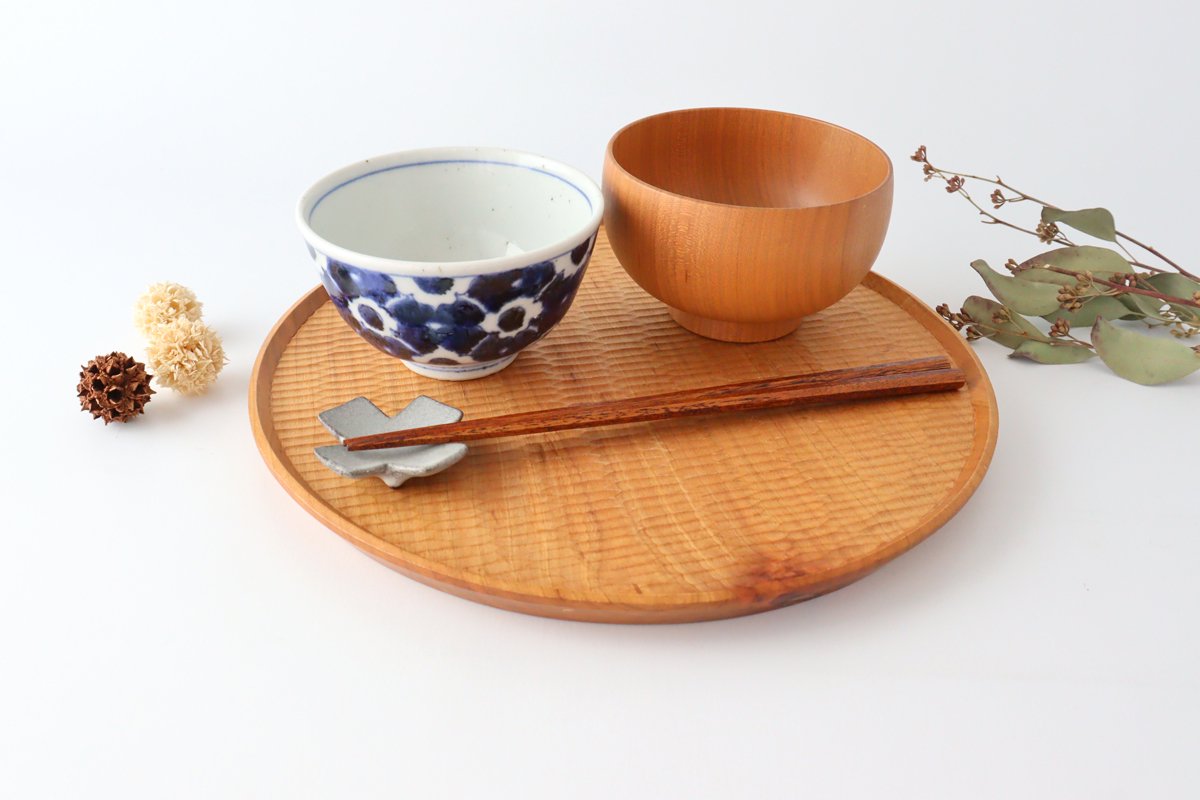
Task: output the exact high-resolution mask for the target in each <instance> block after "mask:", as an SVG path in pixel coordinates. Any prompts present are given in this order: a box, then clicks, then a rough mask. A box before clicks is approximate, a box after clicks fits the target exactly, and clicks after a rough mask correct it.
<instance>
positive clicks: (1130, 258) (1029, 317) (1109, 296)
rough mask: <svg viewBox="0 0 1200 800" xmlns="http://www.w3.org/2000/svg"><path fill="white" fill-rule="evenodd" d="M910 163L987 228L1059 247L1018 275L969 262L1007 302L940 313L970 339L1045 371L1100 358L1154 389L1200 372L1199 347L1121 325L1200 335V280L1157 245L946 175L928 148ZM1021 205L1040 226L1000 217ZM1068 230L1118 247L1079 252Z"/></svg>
mask: <svg viewBox="0 0 1200 800" xmlns="http://www.w3.org/2000/svg"><path fill="white" fill-rule="evenodd" d="M912 160H913V161H916V162H918V163H919V164H921V169H922V172H923V173H924V175H925V180H926V181H930V180H933V179H935V178H936V179H938V180H940V181H942V183H943V184H944V188H945V190H946V191H947V192H948V193H950V194H959V195H962V197H963V199H965V200H966V201H967V202H968V203H970V204H971V206H972V207H973V208H974V209H975V211H976V212H977V213H978V214H979V216H980V217H981V219H980V221H981V222H983V223H986V224H989V225H1002V226H1004V227H1006V228H1011V229H1013V230H1016V231H1020V232H1021V233H1027V234H1029V235H1031V236H1035V237H1037V239H1038V240H1039V241H1041V242H1042V243H1043V244H1053V245H1059V246H1060V247H1058V248H1057V249H1054V250H1051V251H1050V252H1046V253H1041V254H1038V255H1035V256H1033V257H1032V258H1029V259H1027V260H1026V261H1024V262H1023V263H1018V261H1017V260H1016V259H1011V258H1010V259H1009V260H1008V262H1007V263H1006V264H1005V266H1006V267H1007V268H1008V270H1009V272H1010V273H1012V274H1011V276H1010V275H1004V274H1003V273H999V272H996V271H995V270H993V269H992V268H991V267H990V266H988V264H987V262H986V261H983V260H981V259H979V260H975V261H972V262H971V267H972V269H974V270H975V271H976V272H977V273H978V274H979V276H980V277H981V278H982V279H983V281H984V283H986V284H987V287H988V289H989V290H990V291H991V293H992V294H993V295H994V296H995V297H996V298H997V300H999V301H1000V302H996V301H995V300H991V299H989V298H986V297H979V296H971V297H968V298H967V299H966V300H965V301H964V302H963V305H962V309H961V310H960V311H957V312H953V311H951V310H950V307H949V306H947V305H946V304H945V303H943V304H941V305H939V306H938V307H937V313H938V314H939V315H940V316H941V317H942V318H943V319H944V320H946V322H947V323H948V324H949V325H950V326H951V327H953V328H954V329H955V330H956V331H959V332H961V333H962V334H963V335H964V336H965V337H966V338H967V339H968V340H970V341H974V340H977V339H991V340H992V341H993V342H996V343H997V344H999V345H1002V346H1004V347H1007V348H1009V349H1011V350H1012V354H1011V355H1012V356H1015V357H1021V358H1026V359H1029V360H1031V361H1036V362H1038V363H1041V364H1079V363H1082V362H1084V361H1088V360H1090V359H1093V358H1097V359H1099V360H1100V361H1103V362H1104V364H1105V365H1106V366H1107V367H1108V368H1109V369H1111V370H1112V371H1113V372H1115V373H1116V374H1117V375H1120V376H1121V377H1122V378H1125V379H1127V380H1130V381H1134V382H1135V383H1141V384H1147V385H1149V384H1156V383H1166V382H1168V381H1173V380H1178V379H1179V378H1183V377H1185V376H1187V375H1189V374H1191V373H1193V372H1196V371H1200V345H1196V346H1193V347H1189V346H1187V345H1186V344H1184V343H1183V342H1172V341H1171V340H1170V339H1169V338H1167V337H1164V336H1161V335H1154V333H1153V331H1151V332H1150V333H1145V332H1143V333H1138V332H1135V331H1133V330H1131V329H1130V328H1129V327H1128V326H1127V325H1124V324H1123V323H1122V322H1121V321H1122V320H1138V321H1140V322H1141V323H1144V324H1145V325H1146V326H1148V327H1149V328H1151V329H1154V328H1167V329H1169V332H1170V334H1171V336H1173V337H1175V338H1176V339H1187V338H1190V337H1193V336H1196V335H1197V334H1200V278H1197V277H1196V276H1195V275H1194V274H1192V273H1191V272H1188V271H1187V270H1185V269H1184V268H1183V267H1181V266H1179V264H1177V263H1175V262H1174V261H1172V260H1171V259H1169V258H1167V257H1166V256H1164V255H1163V254H1162V253H1160V252H1159V251H1158V250H1156V249H1154V248H1153V247H1150V246H1149V245H1146V244H1144V243H1142V242H1140V241H1138V240H1137V239H1134V238H1133V237H1131V236H1129V235H1128V234H1125V233H1122V232H1121V231H1118V230H1117V226H1116V221H1115V220H1114V219H1113V215H1112V212H1110V211H1109V210H1108V209H1105V208H1082V209H1077V210H1068V209H1063V208H1060V207H1059V206H1056V205H1053V204H1051V203H1047V202H1046V201H1045V200H1041V199H1039V198H1037V197H1034V196H1033V195H1031V194H1028V193H1027V192H1023V191H1021V190H1020V189H1017V188H1016V187H1014V186H1012V185H1011V184H1009V183H1007V182H1006V181H1004V180H1003V179H1002V178H1000V176H996V177H995V178H988V177H984V176H982V175H973V174H971V173H969V172H956V171H954V170H947V169H942V168H941V167H937V166H934V165H933V164H931V163H930V162H929V158H928V156H927V154H926V152H925V147H924V145H922V146H921V147H919V148H918V149H917V151H916V152H915V153H914V154H913V156H912ZM970 181H978V182H979V183H982V184H987V185H991V186H994V187H995V189H994V190H993V191H992V193H991V194H990V195H989V198H988V199H989V200H991V205H992V208H991V209H988V208H985V207H984V205H983V204H982V203H981V202H980V201H977V200H976V199H975V198H974V197H972V196H971V192H970V191H969V190H968V189H967V184H968V183H969V182H970ZM1024 202H1028V203H1034V204H1036V205H1039V206H1041V213H1040V214H1039V218H1038V224H1037V227H1036V228H1027V227H1024V226H1022V225H1019V224H1017V223H1015V222H1012V221H1010V220H1007V219H1004V218H1003V217H1001V216H1000V215H999V214H997V213H995V212H997V211H999V210H1000V209H1001V208H1003V207H1004V206H1006V205H1008V204H1010V203H1024ZM1060 226H1061V227H1060ZM1065 228H1070V229H1072V230H1074V231H1079V232H1080V233H1084V234H1087V235H1088V236H1092V237H1094V238H1096V239H1100V240H1103V241H1105V242H1109V243H1111V245H1112V247H1096V246H1092V245H1089V246H1080V245H1076V244H1075V243H1074V242H1073V241H1072V240H1071V238H1070V237H1069V236H1068V235H1067V234H1066V233H1065V231H1064V229H1065ZM1124 242H1129V243H1130V244H1132V245H1134V246H1136V247H1140V248H1141V249H1142V250H1144V251H1145V252H1147V253H1150V254H1151V255H1153V256H1155V257H1157V258H1158V259H1159V260H1161V261H1162V262H1163V263H1164V264H1168V265H1170V267H1172V268H1173V270H1174V271H1171V270H1168V269H1165V268H1163V267H1160V266H1156V265H1153V264H1146V263H1143V262H1141V261H1138V260H1137V258H1136V257H1135V256H1134V255H1133V253H1132V252H1130V250H1129V248H1128V247H1126V246H1125V244H1124ZM1138 270H1144V271H1141V272H1139V271H1138ZM1050 273H1055V275H1066V276H1068V277H1070V278H1071V279H1072V280H1070V281H1066V280H1064V279H1062V278H1057V277H1053V276H1051V274H1050ZM1143 297H1145V298H1149V299H1150V301H1147V300H1142V299H1141V298H1143ZM1038 317H1041V320H1044V321H1045V322H1049V323H1050V325H1049V328H1050V329H1049V330H1048V331H1047V330H1046V329H1045V327H1044V326H1043V327H1039V323H1040V322H1041V320H1038ZM1072 325H1079V326H1081V328H1082V327H1083V326H1086V327H1087V328H1088V334H1089V336H1088V339H1090V341H1085V340H1084V339H1081V338H1079V337H1076V336H1075V335H1073V334H1072V333H1071V328H1072Z"/></svg>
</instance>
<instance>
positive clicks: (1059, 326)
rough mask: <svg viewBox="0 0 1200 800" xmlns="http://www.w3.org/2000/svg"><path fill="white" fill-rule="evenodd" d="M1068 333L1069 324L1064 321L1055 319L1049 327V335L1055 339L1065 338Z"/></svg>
mask: <svg viewBox="0 0 1200 800" xmlns="http://www.w3.org/2000/svg"><path fill="white" fill-rule="evenodd" d="M1070 332H1071V323H1069V322H1067V321H1066V320H1065V319H1056V320H1054V324H1053V325H1051V326H1050V335H1051V336H1053V337H1055V338H1059V337H1062V336H1066V335H1067V334H1068V333H1070Z"/></svg>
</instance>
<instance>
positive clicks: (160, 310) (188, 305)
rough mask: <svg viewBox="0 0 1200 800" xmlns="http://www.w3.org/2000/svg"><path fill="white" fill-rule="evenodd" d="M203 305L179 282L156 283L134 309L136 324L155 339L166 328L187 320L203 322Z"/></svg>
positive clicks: (134, 321) (145, 334)
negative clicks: (161, 328)
mask: <svg viewBox="0 0 1200 800" xmlns="http://www.w3.org/2000/svg"><path fill="white" fill-rule="evenodd" d="M201 306H202V303H201V302H200V301H199V300H197V299H196V293H195V292H193V291H192V290H191V289H189V288H187V287H186V286H181V285H180V284H178V283H170V282H163V283H156V284H154V285H153V286H151V287H150V288H149V289H147V290H146V291H145V292H143V293H142V296H141V297H139V298H138V299H137V303H135V304H134V307H133V324H134V325H136V326H137V329H138V330H139V331H141V333H142V335H143V336H145V337H147V338H150V339H153V338H154V336H155V332H156V331H157V329H158V328H160V327H162V326H163V325H168V324H170V323H172V322H175V321H176V320H179V319H183V320H187V321H189V322H194V321H195V320H198V319H200V309H201Z"/></svg>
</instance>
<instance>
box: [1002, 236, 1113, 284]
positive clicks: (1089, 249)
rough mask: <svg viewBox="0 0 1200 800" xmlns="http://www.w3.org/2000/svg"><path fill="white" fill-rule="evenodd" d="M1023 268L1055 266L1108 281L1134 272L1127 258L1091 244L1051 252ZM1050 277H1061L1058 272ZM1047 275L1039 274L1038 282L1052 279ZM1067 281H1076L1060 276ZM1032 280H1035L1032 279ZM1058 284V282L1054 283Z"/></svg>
mask: <svg viewBox="0 0 1200 800" xmlns="http://www.w3.org/2000/svg"><path fill="white" fill-rule="evenodd" d="M1021 266H1022V267H1048V266H1054V267H1058V268H1059V269H1069V270H1073V271H1074V272H1090V273H1092V274H1093V275H1095V276H1096V277H1098V278H1104V279H1108V278H1111V277H1112V276H1113V275H1115V274H1117V273H1126V272H1130V271H1132V270H1133V267H1131V266H1130V265H1129V262H1128V261H1126V260H1125V257H1124V256H1123V255H1121V254H1120V253H1118V252H1117V251H1116V250H1110V249H1108V248H1107V247H1096V246H1094V245H1090V244H1082V245H1079V246H1077V247H1059V248H1057V249H1055V250H1050V251H1048V252H1045V253H1041V254H1040V255H1036V256H1034V257H1033V258H1031V259H1029V260H1028V261H1026V262H1025V263H1024V264H1022V265H1021ZM1026 272H1027V270H1022V271H1021V272H1019V273H1017V274H1018V275H1021V276H1024V275H1025V274H1026ZM1049 274H1050V275H1059V273H1057V272H1052V273H1049ZM1045 275H1046V273H1039V274H1037V276H1036V279H1038V280H1046V281H1047V282H1050V281H1052V279H1050V278H1047V277H1045ZM1059 277H1060V278H1063V279H1065V280H1064V281H1063V283H1064V284H1068V283H1075V279H1074V278H1073V277H1071V276H1070V275H1059ZM1030 279H1035V277H1031V278H1030ZM1053 282H1058V281H1053Z"/></svg>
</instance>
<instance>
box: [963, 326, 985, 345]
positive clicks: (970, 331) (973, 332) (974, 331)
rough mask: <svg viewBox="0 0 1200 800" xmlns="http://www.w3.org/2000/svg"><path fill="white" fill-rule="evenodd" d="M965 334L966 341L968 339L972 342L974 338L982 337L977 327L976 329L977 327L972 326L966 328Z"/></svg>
mask: <svg viewBox="0 0 1200 800" xmlns="http://www.w3.org/2000/svg"><path fill="white" fill-rule="evenodd" d="M966 335H967V341H968V342H973V341H975V340H976V339H982V338H983V334H982V333H980V332H979V329H978V328H974V327H972V328H967V334H966Z"/></svg>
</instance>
